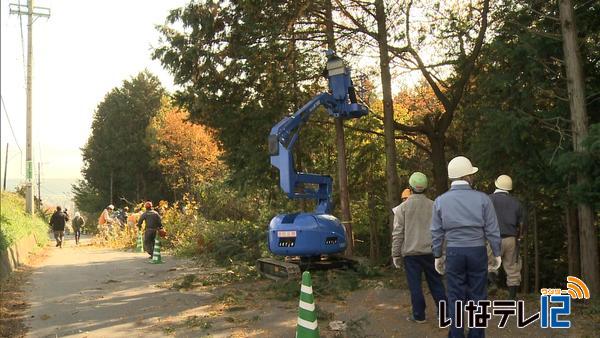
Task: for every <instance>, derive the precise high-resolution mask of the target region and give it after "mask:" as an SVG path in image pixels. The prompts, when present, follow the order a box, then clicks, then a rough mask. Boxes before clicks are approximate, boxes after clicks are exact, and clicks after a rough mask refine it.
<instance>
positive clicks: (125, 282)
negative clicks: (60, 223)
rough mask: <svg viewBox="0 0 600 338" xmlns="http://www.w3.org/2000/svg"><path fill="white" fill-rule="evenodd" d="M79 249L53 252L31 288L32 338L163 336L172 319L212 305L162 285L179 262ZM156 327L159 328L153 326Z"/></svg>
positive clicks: (70, 243) (71, 247)
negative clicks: (161, 325) (163, 326)
mask: <svg viewBox="0 0 600 338" xmlns="http://www.w3.org/2000/svg"><path fill="white" fill-rule="evenodd" d="M88 243H89V239H87V238H82V245H80V246H75V243H74V241H73V240H72V238H68V239H67V240H66V245H64V246H63V248H62V249H60V248H56V247H52V248H50V249H49V250H48V251H49V253H48V254H49V256H48V258H47V259H46V260H45V261H44V262H43V263H42V264H41V265H40V266H38V267H36V269H35V270H34V272H33V275H32V277H31V279H30V281H29V282H28V283H27V284H28V285H27V286H26V289H27V291H28V299H27V301H28V302H29V303H30V304H31V308H30V309H29V313H28V316H27V317H28V320H27V322H26V323H25V324H26V325H27V326H28V327H29V328H30V329H29V333H28V336H30V337H64V336H70V337H123V336H129V337H163V336H164V332H162V331H161V330H159V329H156V326H157V324H159V323H160V320H161V318H163V317H164V316H165V315H166V314H173V313H179V312H182V311H185V310H189V309H191V308H195V307H198V306H200V305H202V304H203V303H206V299H203V298H204V297H203V296H202V295H190V294H182V293H179V292H177V291H171V290H169V289H165V288H159V287H157V286H156V285H157V284H159V283H161V282H163V281H164V280H165V279H167V278H173V277H174V276H175V275H176V274H177V273H178V272H177V271H175V269H174V268H175V266H176V264H177V263H178V261H177V260H175V259H172V258H170V257H164V256H163V259H164V260H165V263H164V264H150V263H148V259H147V258H146V257H147V254H145V253H133V252H123V251H116V250H110V249H101V248H95V247H92V246H89V245H87V244H88ZM153 326H154V327H153Z"/></svg>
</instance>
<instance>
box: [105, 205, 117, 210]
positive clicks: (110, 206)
mask: <svg viewBox="0 0 600 338" xmlns="http://www.w3.org/2000/svg"><path fill="white" fill-rule="evenodd" d="M106 208H108V209H114V208H115V206H114V205H112V204H109V205H108V207H106Z"/></svg>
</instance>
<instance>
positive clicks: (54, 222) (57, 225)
mask: <svg viewBox="0 0 600 338" xmlns="http://www.w3.org/2000/svg"><path fill="white" fill-rule="evenodd" d="M66 223H67V216H66V215H65V213H64V212H62V209H61V207H60V206H58V207H56V211H55V212H54V213H53V214H52V217H50V226H51V227H52V231H53V232H54V239H55V240H56V246H57V247H60V248H62V242H63V239H64V237H65V224H66Z"/></svg>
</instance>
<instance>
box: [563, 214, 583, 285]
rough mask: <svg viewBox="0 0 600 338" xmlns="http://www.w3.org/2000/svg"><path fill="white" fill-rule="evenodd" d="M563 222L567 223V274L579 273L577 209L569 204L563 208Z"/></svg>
mask: <svg viewBox="0 0 600 338" xmlns="http://www.w3.org/2000/svg"><path fill="white" fill-rule="evenodd" d="M565 221H566V222H565V223H566V225H567V254H568V257H569V275H571V276H579V275H580V274H581V270H580V267H581V266H580V261H579V230H578V229H577V228H578V227H577V209H576V208H573V207H571V206H568V207H566V208H565Z"/></svg>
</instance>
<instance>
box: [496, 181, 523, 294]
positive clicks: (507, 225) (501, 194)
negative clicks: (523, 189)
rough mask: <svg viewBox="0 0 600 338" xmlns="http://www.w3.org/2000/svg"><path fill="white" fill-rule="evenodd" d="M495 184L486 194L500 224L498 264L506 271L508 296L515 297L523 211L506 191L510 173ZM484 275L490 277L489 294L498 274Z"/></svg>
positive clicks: (519, 279)
mask: <svg viewBox="0 0 600 338" xmlns="http://www.w3.org/2000/svg"><path fill="white" fill-rule="evenodd" d="M495 184H496V188H497V189H496V191H494V193H493V194H491V195H490V199H491V200H492V203H493V204H494V209H495V210H496V217H497V218H498V225H499V226H500V237H502V250H501V255H502V267H503V268H504V272H506V286H508V297H509V298H510V299H513V300H516V299H517V289H518V288H519V285H520V284H521V257H520V255H519V247H520V240H521V238H522V237H523V235H524V234H525V231H526V227H525V221H524V220H525V217H524V211H523V206H522V205H521V202H519V200H518V199H516V198H515V197H513V196H511V195H510V193H509V191H511V190H512V188H513V182H512V179H511V178H510V176H508V175H500V176H498V178H497V179H496V182H495ZM491 251H492V250H491V249H489V248H488V257H490V258H491V256H492V252H491ZM488 277H489V279H490V294H493V292H495V291H496V289H497V285H496V281H497V279H498V273H497V272H496V271H490V273H489V275H488Z"/></svg>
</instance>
